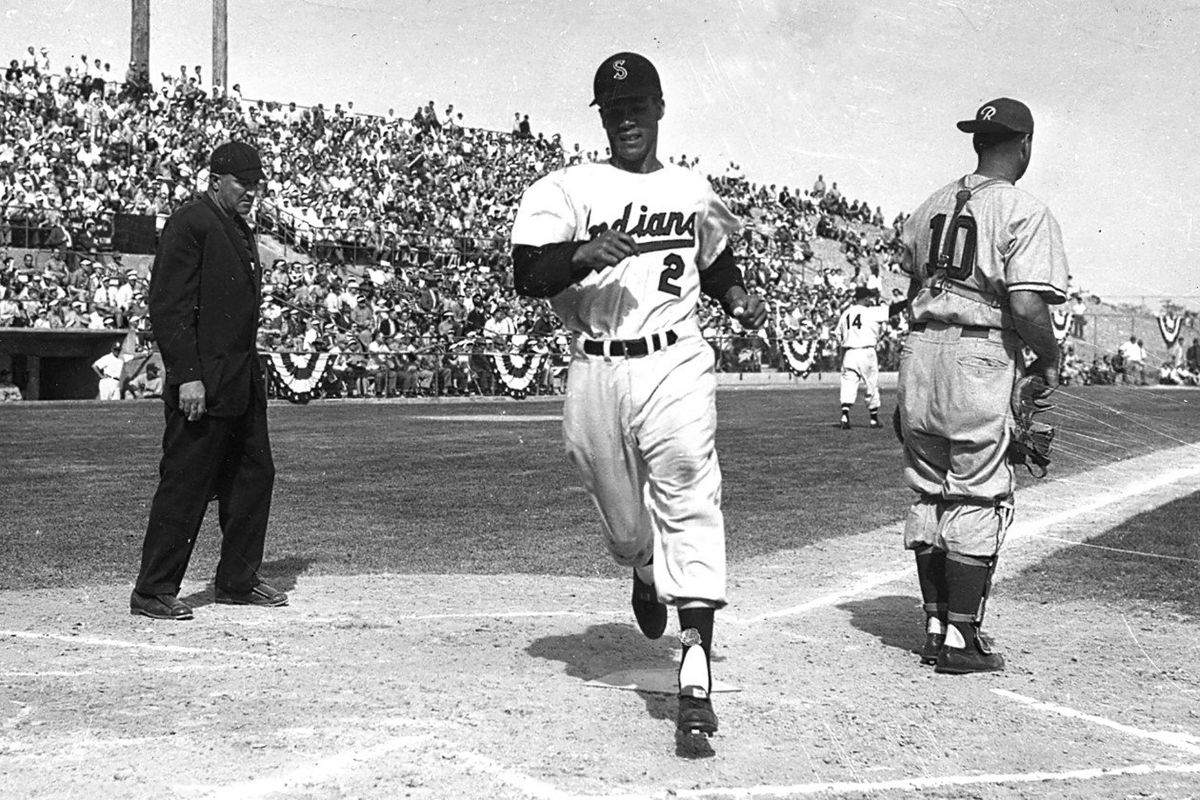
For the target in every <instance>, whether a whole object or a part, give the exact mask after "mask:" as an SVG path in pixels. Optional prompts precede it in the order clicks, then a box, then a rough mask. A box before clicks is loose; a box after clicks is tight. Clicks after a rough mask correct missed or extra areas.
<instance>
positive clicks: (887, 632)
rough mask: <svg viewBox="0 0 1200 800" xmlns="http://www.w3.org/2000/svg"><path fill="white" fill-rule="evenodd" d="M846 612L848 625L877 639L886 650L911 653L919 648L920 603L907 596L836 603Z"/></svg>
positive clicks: (921, 618) (889, 596) (890, 596)
mask: <svg viewBox="0 0 1200 800" xmlns="http://www.w3.org/2000/svg"><path fill="white" fill-rule="evenodd" d="M838 608H840V609H842V610H843V611H849V612H850V624H851V625H853V626H854V627H855V628H858V629H859V630H860V631H863V632H864V633H869V634H871V635H872V636H876V637H878V638H879V641H880V642H882V643H883V644H884V645H885V646H887V647H895V648H898V649H900V650H906V651H909V652H915V651H916V650H918V649H919V648H920V645H921V630H922V629H921V624H922V620H923V619H924V616H923V615H922V614H921V611H920V608H921V601H920V599H919V598H915V597H913V596H911V595H899V594H890V595H886V596H884V597H872V598H869V599H867V600H850V601H847V602H845V603H839V604H838Z"/></svg>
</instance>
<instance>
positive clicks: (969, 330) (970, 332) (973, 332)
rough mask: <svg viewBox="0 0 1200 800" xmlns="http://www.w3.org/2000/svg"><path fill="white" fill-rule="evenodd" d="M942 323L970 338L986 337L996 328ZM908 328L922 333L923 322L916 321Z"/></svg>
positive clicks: (923, 329)
mask: <svg viewBox="0 0 1200 800" xmlns="http://www.w3.org/2000/svg"><path fill="white" fill-rule="evenodd" d="M944 324H945V327H947V328H958V335H959V336H966V337H968V338H971V339H986V338H988V337H989V336H991V334H992V331H993V330H996V329H995V328H989V327H987V326H984V325H954V324H951V323H949V322H947V323H944ZM910 330H911V331H912V332H913V333H924V331H925V323H924V322H918V323H917V324H916V325H913V326H912V328H910Z"/></svg>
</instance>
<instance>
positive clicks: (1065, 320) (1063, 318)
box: [1050, 306, 1075, 344]
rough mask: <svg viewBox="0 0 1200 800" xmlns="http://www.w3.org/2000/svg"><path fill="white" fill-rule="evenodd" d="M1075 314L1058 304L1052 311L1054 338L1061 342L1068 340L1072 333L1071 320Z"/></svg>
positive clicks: (1051, 323) (1051, 322)
mask: <svg viewBox="0 0 1200 800" xmlns="http://www.w3.org/2000/svg"><path fill="white" fill-rule="evenodd" d="M1074 318H1075V315H1074V314H1072V313H1071V312H1070V311H1068V310H1067V309H1066V308H1064V307H1063V306H1057V307H1055V308H1053V309H1051V311H1050V325H1051V327H1053V328H1054V340H1055V341H1056V342H1058V343H1059V344H1062V343H1063V342H1064V341H1066V339H1067V336H1069V335H1070V333H1071V321H1072V320H1073V319H1074Z"/></svg>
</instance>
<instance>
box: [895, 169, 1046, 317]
mask: <svg viewBox="0 0 1200 800" xmlns="http://www.w3.org/2000/svg"><path fill="white" fill-rule="evenodd" d="M984 180H986V179H985V178H984V176H982V175H968V176H967V177H966V179H965V181H966V185H967V187H968V188H971V187H975V186H978V185H979V184H981V183H983V181H984ZM960 188H961V187H960V184H959V182H958V181H955V182H954V183H949V184H947V185H946V186H943V187H942V188H941V189H939V190H938V191H936V192H934V193H933V195H932V196H931V197H930V198H929V199H928V200H926V201H925V202H924V203H922V204H921V206H920V207H919V208H917V210H916V211H914V212H913V213H912V216H910V217H909V218H908V220H906V221H905V223H904V232H903V234H902V241H903V243H904V247H905V248H906V249H907V251H908V253H907V255H908V256H909V258H907V259H906V260H905V261H904V264H903V266H904V270H905V271H906V272H909V273H910V274H912V275H914V276H916V277H918V278H923V277H924V276H926V275H928V274H929V269H930V268H931V267H932V266H933V265H936V264H937V263H938V260H939V257H940V256H941V255H942V253H943V251H944V249H945V247H946V237H947V236H952V237H954V245H953V247H952V248H951V249H950V251H949V258H948V260H947V261H946V263H945V266H946V271H945V280H944V281H943V280H937V279H935V280H934V281H933V282H932V285H930V282H929V281H928V280H924V281H923V283H925V284H926V285H924V286H923V287H922V289H921V290H920V292H918V293H917V295H916V296H915V297H914V298H913V300H912V321H913V322H929V321H940V322H946V323H951V324H957V325H980V326H986V327H990V328H1001V327H1011V325H1012V322H1011V320H1008V319H1007V318H1006V317H1007V316H1008V315H1007V311H1006V309H1007V307H1008V302H1007V298H1008V294H1009V292H1012V291H1018V290H1024V291H1032V292H1039V293H1040V294H1041V295H1042V296H1043V297H1044V298H1045V299H1046V301H1047V302H1048V303H1051V304H1055V303H1062V302H1063V301H1065V300H1066V287H1067V257H1066V254H1065V253H1064V252H1063V244H1062V233H1061V232H1060V231H1059V227H1058V222H1057V221H1056V220H1055V219H1054V216H1053V215H1052V214H1051V213H1050V210H1049V209H1048V208H1046V206H1045V204H1044V203H1042V202H1041V201H1040V200H1038V199H1037V198H1035V197H1033V195H1031V194H1029V193H1028V192H1025V191H1023V190H1021V189H1018V188H1017V187H1016V186H1013V185H1012V184H1010V183H1006V182H994V183H991V184H989V185H988V186H986V187H984V188H982V189H980V190H979V192H978V193H977V194H973V195H972V196H971V198H970V199H969V200H967V202H966V205H965V206H963V209H962V212H961V213H960V215H959V218H958V223H957V224H956V225H955V226H954V230H953V231H947V230H946V227H947V226H948V224H949V222H950V219H951V218H952V217H953V215H954V206H955V195H956V194H957V193H958V190H959V189H960Z"/></svg>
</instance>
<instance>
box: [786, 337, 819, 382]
mask: <svg viewBox="0 0 1200 800" xmlns="http://www.w3.org/2000/svg"><path fill="white" fill-rule="evenodd" d="M781 345H782V346H781V347H780V348H779V349H780V350H782V351H783V357H784V360H785V361H787V365H788V369H789V370H791V373H792V374H793V375H799V376H800V377H801V378H807V377H808V374H809V373H810V372H812V366H813V361H815V360H816V358H817V340H816V339H809V340H808V341H803V340H801V339H784V340H782V342H781Z"/></svg>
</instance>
